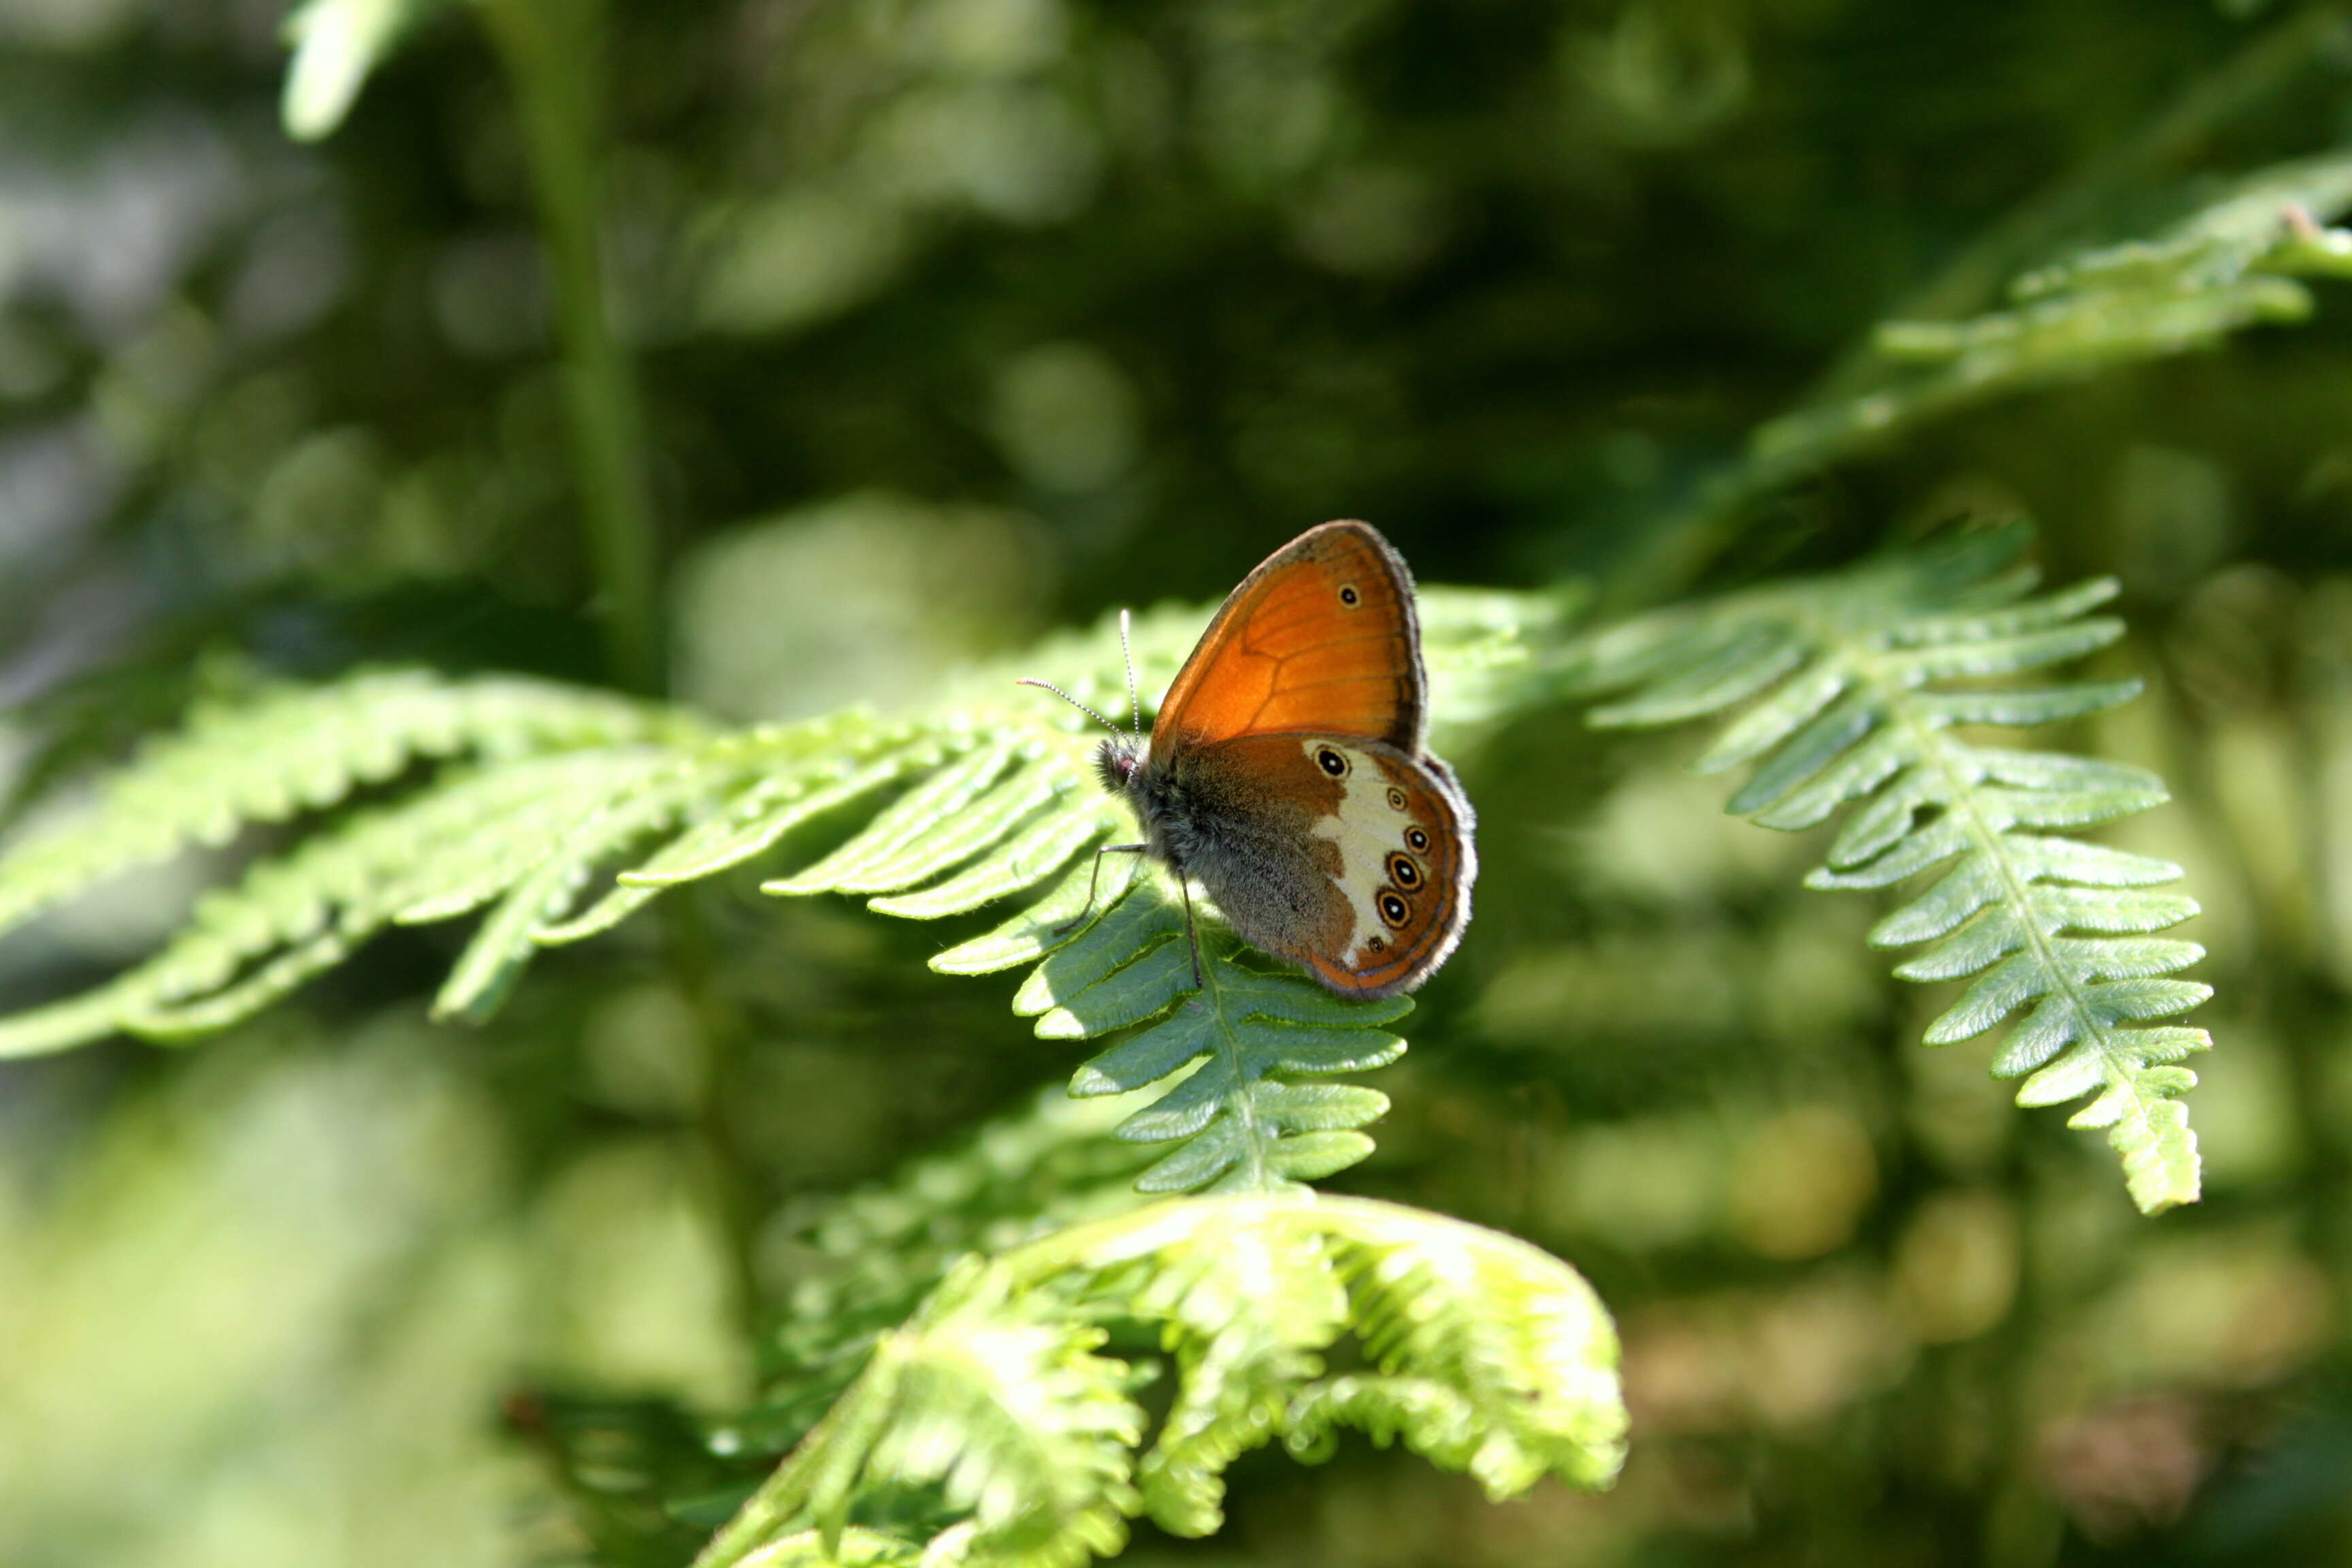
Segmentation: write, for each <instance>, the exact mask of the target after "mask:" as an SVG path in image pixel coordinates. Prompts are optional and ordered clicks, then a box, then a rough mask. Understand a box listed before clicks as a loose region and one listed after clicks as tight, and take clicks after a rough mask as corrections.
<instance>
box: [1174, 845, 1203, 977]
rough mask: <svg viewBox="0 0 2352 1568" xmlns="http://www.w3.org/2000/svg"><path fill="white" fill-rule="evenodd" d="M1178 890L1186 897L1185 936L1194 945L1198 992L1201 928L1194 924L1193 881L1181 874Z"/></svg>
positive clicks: (1193, 964)
mask: <svg viewBox="0 0 2352 1568" xmlns="http://www.w3.org/2000/svg"><path fill="white" fill-rule="evenodd" d="M1176 887H1177V890H1178V891H1180V892H1181V893H1182V894H1183V895H1184V935H1185V936H1186V937H1187V938H1189V939H1190V940H1191V942H1192V989H1193V990H1195V991H1198V990H1200V989H1201V987H1202V984H1204V982H1203V981H1202V979H1201V928H1200V927H1199V926H1197V925H1195V924H1193V923H1192V879H1191V878H1189V877H1186V876H1185V875H1183V874H1182V873H1181V872H1179V873H1178V874H1177V877H1176Z"/></svg>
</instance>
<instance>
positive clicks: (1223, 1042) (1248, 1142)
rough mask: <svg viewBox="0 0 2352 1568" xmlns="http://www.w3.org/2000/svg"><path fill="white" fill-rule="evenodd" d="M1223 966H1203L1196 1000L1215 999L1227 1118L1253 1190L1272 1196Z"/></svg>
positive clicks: (1214, 962)
mask: <svg viewBox="0 0 2352 1568" xmlns="http://www.w3.org/2000/svg"><path fill="white" fill-rule="evenodd" d="M1179 875H1181V872H1180V873H1179ZM1220 962H1221V960H1220V958H1219V957H1217V956H1215V955H1212V956H1211V957H1209V958H1208V959H1207V960H1206V961H1205V962H1204V963H1202V965H1201V989H1200V990H1199V991H1197V992H1195V993H1193V996H1194V997H1198V996H1201V995H1203V994H1205V995H1207V996H1209V997H1211V998H1212V999H1213V1007H1214V1009H1215V1013H1216V1021H1217V1059H1218V1061H1219V1062H1220V1063H1221V1064H1222V1065H1223V1067H1224V1068H1226V1070H1227V1071H1229V1072H1230V1073H1231V1074H1232V1075H1233V1077H1232V1082H1233V1084H1234V1095H1233V1098H1232V1099H1231V1100H1228V1101H1227V1102H1226V1103H1227V1106H1228V1110H1227V1114H1228V1115H1230V1116H1233V1117H1234V1118H1235V1119H1236V1120H1238V1121H1240V1123H1241V1130H1242V1141H1243V1142H1244V1145H1245V1146H1246V1147H1247V1148H1248V1150H1249V1190H1250V1191H1251V1192H1253V1193H1272V1192H1274V1191H1276V1184H1275V1183H1274V1181H1273V1179H1272V1177H1271V1176H1270V1174H1269V1173H1268V1172H1267V1170H1266V1168H1265V1142H1264V1140H1263V1138H1262V1136H1261V1134H1262V1132H1263V1131H1264V1129H1263V1127H1262V1126H1261V1124H1260V1122H1259V1121H1258V1115H1257V1098H1256V1096H1255V1094H1253V1093H1252V1092H1251V1091H1252V1090H1253V1089H1255V1088H1256V1087H1257V1086H1256V1085H1255V1083H1253V1082H1252V1081H1251V1079H1250V1077H1249V1074H1248V1072H1247V1070H1246V1067H1245V1064H1244V1062H1243V1061H1242V1052H1241V1041H1240V1038H1239V1037H1238V1036H1236V1035H1235V1034H1234V1020H1233V1018H1232V1016H1230V1015H1229V1014H1228V1013H1227V1011H1226V1008H1225V990H1224V987H1223V985H1221V984H1218V983H1217V965H1218V963H1220ZM1182 1005H1184V1006H1187V1007H1189V1006H1192V1000H1189V999H1188V1000H1187V1001H1185V1002H1184V1003H1183V1004H1182ZM1203 1131H1205V1129H1204V1130H1203Z"/></svg>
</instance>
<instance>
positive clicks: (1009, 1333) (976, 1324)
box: [701, 1258, 1145, 1568]
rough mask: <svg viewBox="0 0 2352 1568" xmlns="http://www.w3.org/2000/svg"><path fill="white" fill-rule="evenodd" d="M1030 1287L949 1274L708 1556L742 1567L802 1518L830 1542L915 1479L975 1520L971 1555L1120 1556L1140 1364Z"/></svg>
mask: <svg viewBox="0 0 2352 1568" xmlns="http://www.w3.org/2000/svg"><path fill="white" fill-rule="evenodd" d="M1019 1284H1020V1282H1019V1281H1016V1280H1015V1279H1014V1278H1013V1276H1011V1275H1010V1274H1009V1273H1007V1272H1006V1271H1004V1270H1002V1269H992V1268H989V1267H988V1266H987V1265H985V1264H984V1263H982V1261H981V1260H979V1259H977V1258H967V1259H966V1260H965V1261H964V1262H963V1264H962V1265H961V1266H960V1267H959V1268H956V1269H955V1270H953V1271H952V1272H950V1274H949V1276H948V1278H947V1279H945V1280H944V1281H943V1282H942V1283H941V1284H940V1287H939V1289H937V1290H935V1291H934V1292H933V1293H932V1295H931V1297H930V1299H929V1300H928V1301H926V1302H925V1303H924V1305H923V1308H922V1310H919V1312H917V1313H916V1314H915V1316H914V1317H913V1318H912V1319H911V1320H910V1321H908V1323H907V1324H906V1325H905V1326H904V1327H902V1328H899V1329H898V1330H896V1331H892V1332H890V1333H887V1334H886V1335H884V1336H883V1337H882V1338H881V1340H880V1341H879V1342H877V1345H876V1347H875V1351H874V1354H873V1356H872V1358H871V1359H870V1360H869V1361H868V1362H867V1363H866V1369H865V1371H864V1372H863V1373H860V1374H859V1376H858V1379H857V1381H856V1384H853V1385H852V1386H851V1387H850V1389H849V1391H848V1392H847V1393H846V1394H844V1395H843V1397H842V1399H841V1402H840V1403H839V1404H837V1405H835V1406H834V1408H833V1409H832V1410H831V1411H830V1412H828V1413H827V1415H825V1417H824V1420H823V1421H821V1422H820V1423H818V1425H817V1427H816V1429H815V1430H814V1432H812V1433H811V1434H810V1435H809V1436H808V1438H807V1439H806V1440H805V1441H804V1442H803V1444H802V1445H801V1446H800V1447H798V1448H797V1449H795V1450H794V1452H793V1457H792V1458H790V1459H788V1460H786V1461H785V1465H784V1468H782V1470H781V1471H780V1472H779V1474H778V1477H777V1479H774V1480H772V1481H771V1482H769V1484H768V1485H767V1486H765V1487H763V1488H762V1489H761V1490H760V1492H758V1493H756V1494H755V1495H754V1496H753V1497H752V1499H751V1501H750V1502H748V1503H747V1504H745V1506H744V1510H743V1511H742V1513H740V1514H739V1515H738V1516H737V1517H736V1519H735V1520H734V1521H732V1522H730V1524H729V1525H728V1527H727V1529H726V1530H724V1531H721V1532H720V1534H719V1538H718V1540H717V1541H716V1542H713V1543H712V1547H711V1549H710V1550H709V1551H707V1552H705V1553H704V1554H703V1558H702V1559H701V1560H702V1561H704V1562H710V1561H726V1562H740V1561H741V1559H742V1557H743V1556H744V1555H745V1554H746V1552H748V1551H750V1550H751V1549H754V1548H756V1547H757V1546H759V1545H761V1544H762V1543H763V1542H764V1541H765V1540H767V1539H772V1538H773V1537H775V1536H777V1535H779V1534H783V1533H786V1532H788V1531H791V1530H793V1529H794V1528H797V1527H800V1526H803V1525H814V1527H816V1528H817V1529H818V1530H820V1531H822V1532H823V1533H824V1537H825V1538H826V1540H827V1541H828V1542H831V1541H833V1540H835V1539H837V1538H838V1537H839V1536H840V1535H841V1533H842V1532H843V1531H845V1530H847V1529H848V1528H849V1527H850V1526H851V1524H852V1522H853V1521H852V1518H851V1515H852V1512H853V1510H855V1509H856V1506H857V1504H858V1503H859V1502H860V1501H861V1500H864V1499H866V1498H867V1497H870V1496H873V1495H876V1494H879V1493H887V1492H894V1491H900V1490H903V1489H934V1490H936V1492H937V1494H938V1496H939V1500H940V1505H941V1506H942V1507H943V1508H944V1509H945V1510H948V1511H950V1512H951V1513H953V1514H956V1515H958V1516H961V1518H962V1519H963V1520H964V1521H966V1522H965V1524H964V1525H963V1526H962V1528H963V1530H964V1531H966V1533H967V1534H968V1536H969V1542H968V1543H967V1545H966V1548H965V1549H966V1551H967V1552H969V1553H970V1558H969V1559H968V1560H977V1561H982V1562H986V1563H1002V1564H1004V1565H1005V1568H1076V1564H1080V1563H1087V1562H1089V1561H1091V1560H1092V1559H1093V1558H1096V1557H1103V1556H1110V1555H1113V1554H1115V1553H1116V1552H1118V1550H1119V1549H1120V1547H1122V1546H1124V1545H1125V1544H1126V1542H1127V1524H1126V1521H1127V1518H1128V1517H1129V1515H1131V1514H1132V1513H1133V1512H1134V1511H1135V1508H1134V1503H1133V1496H1134V1489H1133V1486H1132V1482H1131V1480H1130V1477H1131V1475H1132V1473H1133V1469H1134V1463H1135V1460H1134V1448H1135V1446H1136V1445H1137V1444H1138V1443H1139V1441H1140V1440H1141V1438H1142V1435H1143V1430H1144V1426H1145V1417H1144V1413H1143V1410H1142V1408H1141V1407H1140V1406H1139V1405H1137V1404H1136V1403H1135V1401H1134V1399H1133V1398H1132V1397H1131V1396H1130V1393H1129V1390H1130V1387H1131V1385H1132V1384H1133V1383H1134V1381H1135V1379H1134V1375H1133V1373H1131V1371H1130V1370H1129V1367H1128V1366H1127V1364H1126V1363H1123V1362H1119V1361H1116V1360H1113V1359H1111V1358H1109V1357H1108V1356H1102V1355H1098V1354H1097V1353H1096V1352H1097V1351H1098V1350H1099V1349H1100V1348H1101V1346H1102V1344H1103V1342H1104V1340H1105V1339H1106V1338H1107V1337H1108V1336H1107V1335H1106V1333H1105V1331H1104V1330H1103V1329H1101V1328H1100V1327H1099V1326H1097V1325H1096V1324H1094V1323H1092V1322H1090V1321H1087V1319H1086V1318H1085V1317H1084V1316H1082V1315H1080V1314H1077V1313H1075V1312H1073V1311H1071V1310H1069V1309H1068V1306H1067V1303H1066V1301H1065V1300H1061V1299H1060V1296H1059V1293H1058V1292H1057V1291H1055V1290H1054V1289H1050V1288H1047V1287H1046V1286H1045V1285H1042V1284H1041V1285H1040V1286H1039V1287H1038V1288H1036V1289H1020V1288H1018V1286H1019ZM779 1483H782V1484H779ZM737 1543H740V1544H737ZM730 1546H733V1548H734V1549H733V1550H731V1551H730V1550H728V1548H730Z"/></svg>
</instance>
